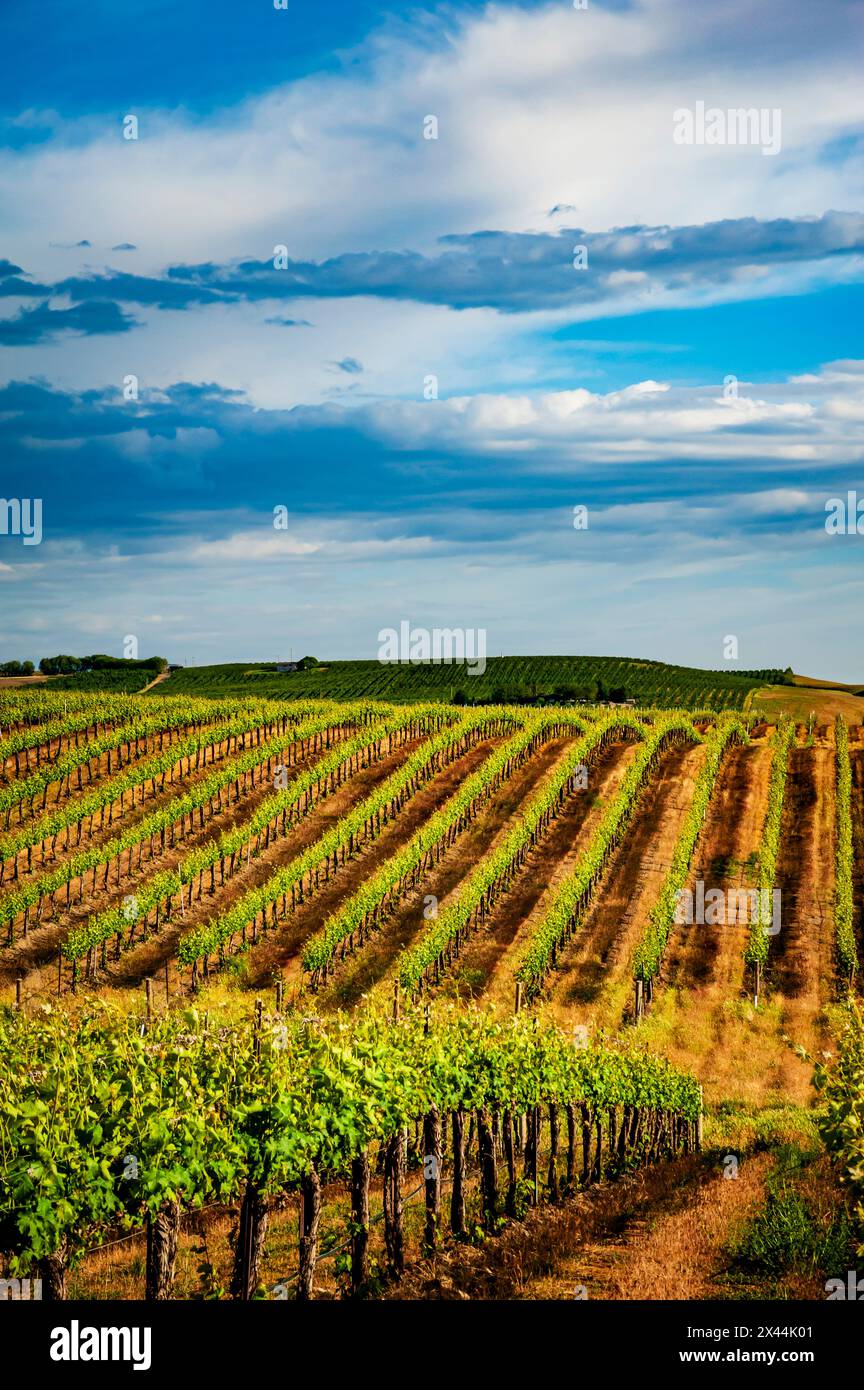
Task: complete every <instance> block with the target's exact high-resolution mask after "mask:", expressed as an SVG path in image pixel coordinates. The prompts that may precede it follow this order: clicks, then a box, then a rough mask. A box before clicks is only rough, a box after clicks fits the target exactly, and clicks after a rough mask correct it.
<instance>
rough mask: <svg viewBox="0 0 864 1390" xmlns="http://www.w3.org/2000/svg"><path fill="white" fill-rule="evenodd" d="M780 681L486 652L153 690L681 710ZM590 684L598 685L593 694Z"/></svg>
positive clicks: (184, 682)
mask: <svg viewBox="0 0 864 1390" xmlns="http://www.w3.org/2000/svg"><path fill="white" fill-rule="evenodd" d="M782 680H783V673H782V672H780V671H757V672H732V671H703V670H700V669H698V668H696V667H690V666H669V665H666V664H665V663H664V662H662V661H641V660H636V659H633V658H626V657H596V656H501V657H489V658H488V660H487V663H486V670H485V672H484V673H483V675H476V676H471V675H469V674H468V673H467V671H466V669H465V668H464V667H459V666H455V665H452V666H447V665H437V666H435V665H424V666H410V665H396V664H394V665H382V663H380V662H378V661H327V662H324V661H322V663H321V664H320V665H319V666H317V667H314V668H313V669H311V670H308V671H295V672H292V673H290V674H287V675H279V674H277V672H276V668H275V665H274V664H273V663H258V664H255V663H248V662H247V663H240V662H235V663H230V664H227V665H220V666H197V667H189V668H188V669H186V670H182V671H176V672H174V673H173V675H172V676H171V678H170V681H169V682H168V683H167V685H166V686H164V688H163V689H162V690H161V691H160V693H161V694H167V693H169V691H170V692H171V693H175V692H176V693H177V694H189V695H195V696H215V695H256V696H259V695H260V696H262V697H266V698H268V699H273V698H278V699H286V698H287V699H297V700H300V699H306V700H308V699H316V698H321V699H332V700H359V699H377V700H393V701H395V702H398V703H400V704H401V703H406V702H407V703H410V702H412V701H420V700H430V699H434V700H445V701H451V700H454V699H456V700H457V702H460V694H459V692H461V694H462V696H464V702H465V703H472V704H473V703H475V702H483V701H486V702H488V701H490V700H492V701H495V702H501V703H512V702H518V701H526V700H535V699H548V700H553V699H554V700H555V701H561V700H571V699H585V700H594V699H596V698H597V697H598V693H599V696H600V698H610V697H611V698H612V699H617V700H623V699H632V700H635V701H636V703H637V704H639V705H649V706H656V707H658V708H666V709H668V708H682V709H699V708H701V709H716V710H721V709H743V708H745V706H746V704H747V702H748V696H749V695H750V693H751V691H753V690H756V689H758V688H759V687H760V686H763V685H765V683H766V682H769V683H775V682H780V681H782ZM598 686H599V687H602V689H601V690H600V691H599V692H598Z"/></svg>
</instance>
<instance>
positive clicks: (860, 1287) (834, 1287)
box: [825, 1269, 864, 1303]
mask: <svg viewBox="0 0 864 1390" xmlns="http://www.w3.org/2000/svg"><path fill="white" fill-rule="evenodd" d="M825 1292H826V1293H827V1295H828V1302H829V1303H831V1302H832V1300H833V1301H834V1302H836V1301H837V1300H848V1301H849V1302H850V1303H858V1302H861V1301H862V1300H864V1279H859V1278H858V1275H857V1274H856V1273H855V1271H854V1270H851V1269H850V1270H849V1273H848V1274H847V1275H846V1278H845V1279H827V1280H826V1281H825Z"/></svg>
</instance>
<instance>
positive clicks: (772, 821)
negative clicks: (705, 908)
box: [744, 719, 795, 998]
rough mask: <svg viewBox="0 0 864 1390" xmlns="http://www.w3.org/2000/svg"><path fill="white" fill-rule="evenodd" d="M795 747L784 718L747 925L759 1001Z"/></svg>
mask: <svg viewBox="0 0 864 1390" xmlns="http://www.w3.org/2000/svg"><path fill="white" fill-rule="evenodd" d="M794 745H795V725H794V723H793V722H792V721H791V719H784V721H783V722H782V723H781V724H780V725H778V727H777V729H776V730H775V731H774V735H773V757H772V759H771V777H770V782H769V787H768V810H767V812H766V815H765V826H764V829H763V831H762V842H761V844H760V846H759V884H758V905H757V909H756V912H755V913H754V914H753V919H752V921H751V923H750V933H749V937H748V941H747V946H746V948H745V951H744V960H745V962H746V964H747V965H748V966H749V967H750V969H751V970H752V971H753V977H754V989H755V994H756V996H757V998H758V995H759V991H760V987H761V984H762V972H763V970H764V968H765V965H766V963H767V960H768V954H769V944H770V941H771V935H772V934H773V931H774V926H773V902H772V893H773V890H774V881H775V878H776V874H777V856H778V853H779V850H780V828H781V826H782V823H783V803H784V801H785V798H786V778H787V775H788V772H789V758H790V756H791V753H792V749H793V747H794Z"/></svg>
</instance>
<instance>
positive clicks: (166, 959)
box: [165, 956, 171, 1004]
mask: <svg viewBox="0 0 864 1390" xmlns="http://www.w3.org/2000/svg"><path fill="white" fill-rule="evenodd" d="M170 998H171V991H170V989H169V986H168V957H167V956H166V957H165V1003H166V1004H167V1003H168V1000H169V999H170Z"/></svg>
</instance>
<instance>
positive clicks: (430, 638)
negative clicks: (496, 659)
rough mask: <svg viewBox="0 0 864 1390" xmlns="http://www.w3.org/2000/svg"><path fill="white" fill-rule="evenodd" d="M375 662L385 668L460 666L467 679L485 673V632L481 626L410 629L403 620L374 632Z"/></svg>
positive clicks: (406, 621)
mask: <svg viewBox="0 0 864 1390" xmlns="http://www.w3.org/2000/svg"><path fill="white" fill-rule="evenodd" d="M378 660H379V661H380V662H381V663H382V664H384V665H386V664H389V663H391V662H401V663H403V664H407V665H411V666H423V665H429V664H432V665H436V664H437V665H443V666H453V665H455V666H464V667H465V670H466V674H467V675H469V676H482V675H483V672H484V671H485V670H486V629H485V628H482V627H478V628H473V627H468V628H464V627H435V628H432V629H431V631H430V629H429V628H427V627H412V626H411V624H410V623H409V622H408V620H407V619H406V618H403V620H402V622H401V623H400V624H399V630H398V632H397V630H396V628H395V627H382V629H381V631H380V632H379V633H378Z"/></svg>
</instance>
